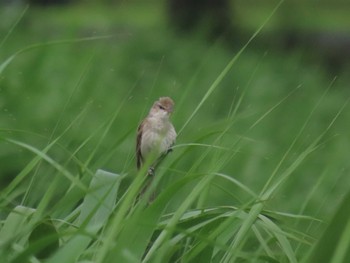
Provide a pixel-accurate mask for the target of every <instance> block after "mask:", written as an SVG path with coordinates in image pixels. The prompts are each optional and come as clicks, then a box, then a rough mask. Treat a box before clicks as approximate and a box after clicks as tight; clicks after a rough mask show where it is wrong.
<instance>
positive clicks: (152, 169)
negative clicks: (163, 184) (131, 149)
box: [147, 167, 155, 176]
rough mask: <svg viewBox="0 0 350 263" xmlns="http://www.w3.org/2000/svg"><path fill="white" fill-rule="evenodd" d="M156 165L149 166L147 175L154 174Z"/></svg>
mask: <svg viewBox="0 0 350 263" xmlns="http://www.w3.org/2000/svg"><path fill="white" fill-rule="evenodd" d="M154 172H155V171H154V167H150V168H148V171H147V175H150V176H154Z"/></svg>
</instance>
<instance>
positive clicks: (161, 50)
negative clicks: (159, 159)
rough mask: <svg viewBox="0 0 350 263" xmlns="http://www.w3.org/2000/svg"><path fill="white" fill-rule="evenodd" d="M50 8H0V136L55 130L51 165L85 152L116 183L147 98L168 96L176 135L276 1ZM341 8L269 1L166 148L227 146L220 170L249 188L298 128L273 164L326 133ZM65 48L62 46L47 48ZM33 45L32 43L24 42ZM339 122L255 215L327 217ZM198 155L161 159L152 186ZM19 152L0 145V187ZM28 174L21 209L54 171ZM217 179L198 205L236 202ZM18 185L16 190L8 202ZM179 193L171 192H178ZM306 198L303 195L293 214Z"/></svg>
mask: <svg viewBox="0 0 350 263" xmlns="http://www.w3.org/2000/svg"><path fill="white" fill-rule="evenodd" d="M52 2H57V3H52ZM52 2H51V1H48V0H47V1H44V0H43V1H40V0H32V1H4V2H2V3H1V4H0V17H1V23H0V63H1V65H3V66H4V62H5V61H6V59H7V58H9V57H10V56H11V55H13V54H15V53H16V52H18V51H21V50H22V51H24V52H21V53H20V54H18V55H17V56H16V57H15V58H14V59H13V60H12V61H11V63H10V64H9V65H8V66H7V67H6V68H4V70H3V71H2V72H1V75H0V125H1V126H0V131H1V136H2V137H6V138H14V139H17V140H20V141H23V142H26V143H28V144H30V145H32V146H33V147H36V148H38V149H43V148H44V147H45V146H46V145H47V144H48V143H49V142H51V141H52V140H53V139H54V138H56V137H57V136H59V135H63V136H62V138H61V139H60V140H59V144H58V145H57V146H56V147H54V148H53V149H51V150H50V152H49V155H50V156H51V157H52V158H53V159H54V160H56V161H57V162H59V163H61V164H62V165H65V166H66V167H68V168H69V169H71V170H72V171H73V172H78V171H79V167H78V166H77V165H76V163H74V162H72V161H71V158H72V154H73V153H74V158H77V159H79V160H81V161H82V162H84V161H86V160H87V159H88V156H90V154H91V153H92V152H94V151H96V153H95V154H94V155H93V158H92V160H91V162H89V168H90V169H91V170H96V169H98V168H103V169H107V170H110V171H114V172H116V173H128V174H129V175H130V176H129V177H128V179H129V180H132V178H133V177H132V175H133V174H135V172H136V168H135V164H134V163H135V161H134V159H133V158H134V156H133V154H134V147H135V130H136V128H137V125H138V123H139V121H140V120H141V119H142V118H143V117H144V116H145V115H146V114H147V111H148V109H149V107H150V106H151V105H152V103H153V101H154V100H156V99H157V98H158V97H160V96H170V97H172V98H173V99H174V100H175V103H176V109H175V112H174V115H173V122H174V125H175V127H176V128H177V130H180V129H181V128H182V127H183V125H184V124H185V123H186V121H187V120H188V118H189V116H190V115H191V114H192V112H193V111H194V110H195V108H196V107H197V105H198V104H199V102H200V101H201V99H202V97H203V96H204V94H205V93H206V91H207V90H208V89H209V87H210V86H211V84H212V83H213V81H214V80H215V79H216V78H217V77H218V76H219V74H220V73H221V72H222V70H223V69H224V67H225V66H226V65H227V63H228V62H229V61H230V60H231V59H232V57H233V56H234V55H235V54H237V52H238V51H239V50H240V49H241V48H242V47H243V46H244V45H245V44H246V43H247V41H248V39H249V38H250V37H251V36H252V35H253V34H254V32H255V31H256V30H257V28H259V27H260V26H261V25H262V24H263V23H264V21H265V20H266V19H267V17H268V16H269V15H270V14H271V12H272V10H273V9H274V8H275V7H276V6H277V4H278V1H272V0H271V1H243V0H236V1H229V2H227V1H207V2H208V3H206V1H202V2H201V3H200V1H199V3H198V1H194V3H193V5H194V6H190V2H191V1H178V2H177V3H175V4H174V3H173V1H165V0H164V1H112V0H110V1H107V0H106V1H92V0H90V1H83V0H81V1H78V0H77V1H73V0H72V1H68V0H67V1H52ZM175 2H176V1H175ZM186 2H187V4H186ZM28 3H29V6H28V5H27V4H28ZM206 5H207V6H206ZM225 5H226V6H225ZM224 7H226V8H224ZM349 12H350V3H349V1H342V0H338V1H326V0H324V1H313V0H309V1H301V0H299V1H296V0H295V1H285V2H284V3H282V5H281V6H280V8H279V9H278V10H277V11H276V12H275V14H274V15H273V16H272V17H271V19H270V20H269V22H268V23H267V24H266V26H265V27H264V28H263V30H262V31H261V32H260V33H259V34H258V36H257V37H256V38H255V39H254V40H253V41H252V42H251V43H250V45H249V46H248V47H247V48H246V49H245V50H244V52H243V53H242V54H241V55H240V56H239V58H238V60H237V62H236V63H235V64H234V66H233V68H232V69H231V70H230V72H229V73H228V74H227V76H226V77H225V78H224V80H223V81H222V82H221V83H220V85H219V87H218V88H217V89H216V90H215V92H214V93H213V94H212V95H211V96H210V97H209V98H208V100H207V101H206V102H205V103H204V104H203V106H202V107H201V108H200V110H199V111H198V113H197V114H196V115H195V116H194V118H193V119H192V120H191V121H190V122H189V124H188V125H187V126H186V127H184V129H183V130H182V132H181V133H180V134H179V137H178V142H177V143H178V144H179V145H183V144H188V143H203V144H213V143H214V142H215V143H216V144H218V145H219V146H225V147H231V145H233V144H234V142H236V141H239V144H237V145H239V146H235V148H232V151H236V153H235V155H234V156H233V158H232V159H231V160H230V161H229V162H227V163H226V164H225V165H224V166H223V167H222V168H221V170H220V172H222V173H225V174H228V175H230V176H232V177H234V178H236V179H238V180H239V181H241V182H242V183H244V184H245V185H247V186H248V187H249V188H251V189H252V190H253V191H254V192H259V191H260V190H261V188H262V187H263V185H264V184H265V182H266V181H267V179H268V178H269V177H270V175H271V173H272V172H273V170H274V168H275V167H276V166H277V164H278V162H279V161H280V160H281V158H282V156H283V154H284V153H285V152H286V151H287V149H288V147H289V146H290V145H291V144H292V142H293V140H294V138H296V136H297V134H298V133H299V131H300V130H301V128H302V126H303V124H304V123H307V126H306V128H305V130H304V132H303V133H302V136H301V137H300V139H299V140H298V141H297V143H296V145H295V147H293V149H292V152H291V154H290V155H288V157H287V159H286V161H285V162H284V164H283V166H282V168H281V169H283V168H284V167H287V166H288V164H290V163H291V162H292V161H293V160H295V158H297V157H298V156H299V155H300V154H301V153H302V152H303V151H304V149H305V148H306V147H307V146H308V145H309V144H311V142H312V141H313V140H314V139H315V138H316V137H317V136H319V135H320V134H321V133H322V132H324V131H325V130H326V128H327V127H328V125H329V124H330V123H331V122H332V120H333V118H334V117H335V116H336V115H337V113H338V111H339V110H340V108H341V107H342V105H343V104H344V103H346V101H347V99H348V98H349V83H350V74H349V70H350V62H349V61H350V44H349V43H350V18H349ZM100 37H101V38H100ZM86 38H89V39H86ZM94 38H95V39H94ZM81 39H85V40H81ZM64 40H69V41H67V42H65V43H52V42H55V41H58V42H59V41H63V42H64ZM71 40H72V41H71ZM80 40H81V41H80ZM37 44H42V45H39V46H37V47H35V46H33V45H37ZM31 47H33V48H31ZM27 48H28V50H23V49H27ZM330 86H331V88H330V90H329V91H328V92H327V93H326V95H325V97H324V99H323V100H321V97H322V94H324V92H326V90H327V89H328V87H330ZM297 87H299V88H298V89H297V90H295V89H296V88H297ZM293 90H295V92H294V93H292V95H290V96H289V97H288V98H287V99H286V100H284V101H283V102H282V103H281V104H279V106H278V107H277V108H276V109H274V110H273V111H272V112H271V113H270V114H268V115H267V116H266V117H264V118H263V119H262V120H261V122H259V123H258V124H257V125H256V126H254V127H253V128H251V129H250V127H251V126H252V125H253V124H254V123H255V122H256V121H257V120H258V119H259V118H260V117H261V116H263V115H264V114H265V113H266V112H267V111H269V110H270V109H272V108H273V107H274V106H275V105H277V104H278V103H279V102H281V101H282V99H283V98H285V97H286V96H287V94H289V93H290V92H292V91H293ZM240 98H242V104H241V105H240V107H239V108H238V113H237V116H236V117H235V118H234V120H233V121H234V123H233V125H232V127H231V128H230V129H229V130H228V132H226V133H225V134H224V136H223V137H222V138H221V139H220V140H219V141H217V140H216V139H217V135H218V133H220V132H222V131H223V130H224V129H225V128H226V127H227V125H228V124H229V123H231V122H232V120H230V119H229V118H228V116H229V113H230V112H231V111H232V108H233V107H235V105H237V103H238V101H239V99H240ZM318 103H319V106H318V107H317V108H316V110H315V111H314V113H313V115H312V116H311V118H310V119H309V120H308V116H309V115H310V113H311V111H312V109H313V108H314V107H316V105H317V104H318ZM113 116H116V118H115V120H114V121H113V123H112V126H111V128H110V129H108V130H107V131H108V132H107V134H106V136H105V137H103V141H102V142H101V143H100V138H101V136H102V135H103V132H104V130H105V129H106V125H107V123H108V122H109V121H110V120H111V118H113ZM349 118H350V111H349V107H347V108H345V110H344V111H343V112H342V113H341V115H340V116H339V118H338V119H337V120H336V122H335V124H334V125H333V126H332V128H331V129H330V131H329V132H328V133H327V135H326V136H325V138H324V139H323V140H322V143H321V144H320V145H319V147H318V148H317V149H315V151H314V152H313V153H312V154H311V156H310V157H308V159H307V160H306V162H304V163H303V164H302V165H301V166H300V167H299V168H298V169H297V171H296V172H295V173H294V174H293V176H292V177H291V178H290V179H289V180H288V181H287V182H286V183H285V184H284V186H283V188H282V189H281V190H280V191H279V194H278V195H277V196H275V198H274V199H273V200H269V202H268V207H270V208H273V209H274V210H280V211H284V212H292V213H299V212H300V211H301V209H305V214H310V215H313V216H316V217H319V218H322V219H326V220H328V219H329V217H330V215H331V213H332V212H333V211H334V209H335V207H336V206H337V204H338V203H339V202H340V201H341V199H342V197H343V195H344V194H345V193H346V192H347V191H348V190H349V185H350V176H349V168H350V167H349V156H350V134H349V130H350V122H349V120H350V119H349ZM70 125H72V126H71V127H70ZM67 127H70V128H69V129H68V131H66V129H67ZM87 139H89V140H88V141H86V140H87ZM82 144H84V145H83V146H82ZM79 146H82V147H81V148H79V151H77V152H75V151H76V150H77V148H78V147H79ZM186 149H189V150H188V151H187V150H186ZM202 151H203V149H202V148H201V147H191V146H188V147H186V146H182V147H179V148H178V150H176V151H174V153H173V154H172V157H171V158H173V159H176V160H177V162H176V163H175V164H173V165H172V169H173V171H174V173H173V174H172V175H171V176H170V177H167V178H165V179H164V182H163V183H164V184H169V183H171V181H172V180H176V178H179V177H181V175H182V174H183V173H185V172H186V171H187V170H188V169H189V168H190V167H191V164H192V163H194V162H196V160H197V158H198V157H199V156H200V154H201V153H202ZM219 156H220V155H218V154H216V153H215V152H213V154H211V155H209V156H207V157H206V160H205V161H204V162H203V164H202V165H201V166H200V167H198V168H197V170H196V172H198V173H205V172H206V171H208V170H210V168H211V167H212V166H213V162H217V161H219V159H220V158H219ZM32 158H33V154H32V153H30V152H28V151H25V150H23V149H21V148H18V147H16V146H14V145H12V144H9V143H6V142H1V146H0V183H1V188H3V187H5V186H6V185H7V184H8V183H9V182H10V181H12V180H13V179H14V178H15V176H16V175H17V174H18V173H19V172H20V171H21V170H22V169H23V167H24V166H25V165H26V164H27V163H28V162H29V161H30V160H31V159H32ZM169 159H170V158H169ZM38 170H39V171H37V173H38V175H37V176H36V177H35V179H33V180H34V183H33V184H32V185H31V190H30V191H29V194H28V196H27V197H26V204H27V205H29V206H35V204H36V203H37V202H38V200H40V198H41V196H42V194H43V191H45V189H46V187H47V185H48V184H49V182H50V173H52V172H53V168H52V167H50V166H47V167H46V166H45V165H41V167H40V168H39V169H38ZM29 181H30V180H29V179H28V184H29ZM220 183H221V182H217V183H216V184H217V186H213V188H212V189H210V191H209V196H210V201H208V203H207V204H206V205H207V206H213V205H225V204H230V205H236V204H235V203H234V202H232V200H230V199H228V198H227V195H226V194H225V187H226V186H225V185H224V184H223V185H220ZM126 185H127V182H126ZM27 187H28V185H22V186H21V187H19V189H18V193H17V196H15V197H14V198H13V203H12V205H15V204H16V200H20V199H21V196H22V194H23V193H24V192H25V191H26V189H27ZM62 187H63V188H64V183H63V184H62ZM315 189H316V190H315ZM190 190H191V189H190V188H188V189H182V190H181V193H180V195H181V194H182V195H186V192H187V191H190ZM62 191H63V190H62ZM226 191H232V190H230V189H229V188H228V187H227V189H226ZM233 194H234V195H235V196H236V198H237V203H239V202H244V201H246V200H245V196H243V195H241V193H240V192H239V190H237V192H235V193H233ZM57 196H59V192H58V193H57ZM308 198H309V199H308ZM306 199H308V200H310V201H309V202H308V203H307V207H303V204H304V201H305V200H306ZM179 200H181V199H179Z"/></svg>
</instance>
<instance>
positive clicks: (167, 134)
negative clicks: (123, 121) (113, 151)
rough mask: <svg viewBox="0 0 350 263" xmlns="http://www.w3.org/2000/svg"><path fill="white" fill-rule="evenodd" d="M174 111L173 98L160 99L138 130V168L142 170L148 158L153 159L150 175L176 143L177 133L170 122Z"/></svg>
mask: <svg viewBox="0 0 350 263" xmlns="http://www.w3.org/2000/svg"><path fill="white" fill-rule="evenodd" d="M173 110H174V102H173V100H172V99H171V98H169V97H161V98H159V100H157V101H156V102H154V104H153V106H152V108H151V110H150V111H149V113H148V116H147V117H146V118H145V119H144V120H143V121H142V122H141V124H140V125H139V127H138V129H137V139H136V159H137V168H138V169H140V168H141V166H142V165H143V164H144V163H145V162H146V161H147V160H148V158H152V160H149V161H150V163H151V167H150V168H149V170H148V174H149V175H153V174H154V169H155V167H156V165H157V164H158V163H159V161H160V160H161V159H162V158H163V157H164V156H165V155H166V154H167V153H168V152H169V151H171V146H172V145H173V144H174V143H175V139H176V131H175V128H174V126H173V125H172V124H171V122H170V120H169V117H170V115H171V113H172V112H173Z"/></svg>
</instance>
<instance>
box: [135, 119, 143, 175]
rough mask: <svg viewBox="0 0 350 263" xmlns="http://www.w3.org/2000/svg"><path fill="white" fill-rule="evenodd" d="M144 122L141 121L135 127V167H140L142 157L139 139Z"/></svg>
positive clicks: (140, 138)
mask: <svg viewBox="0 0 350 263" xmlns="http://www.w3.org/2000/svg"><path fill="white" fill-rule="evenodd" d="M143 125H144V123H143V122H141V124H140V125H139V127H138V128H137V137H136V162H137V169H140V168H141V165H142V162H143V157H142V153H141V140H142V129H143Z"/></svg>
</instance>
